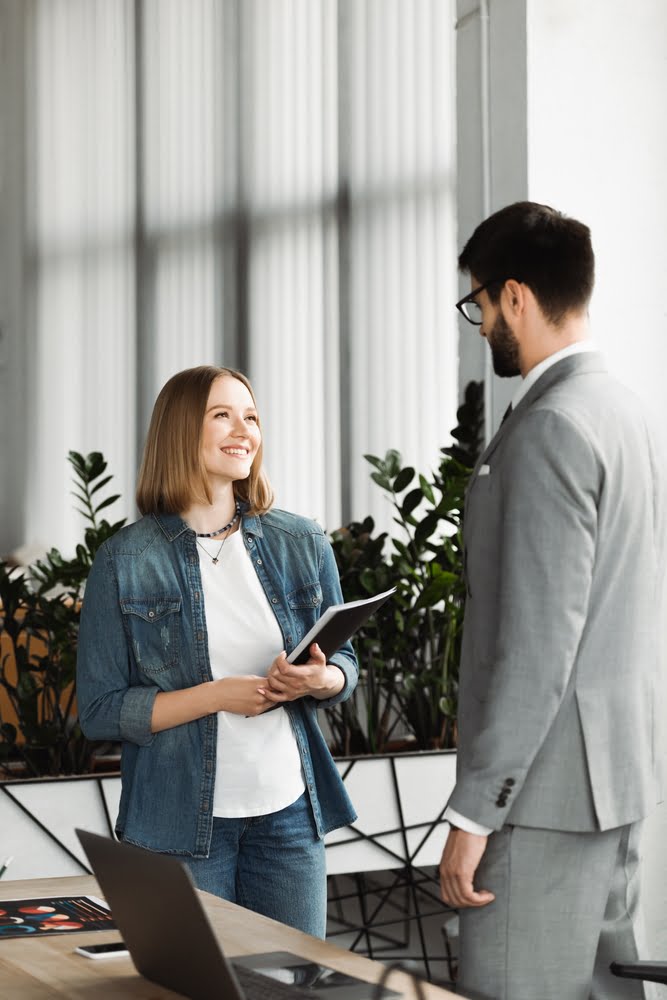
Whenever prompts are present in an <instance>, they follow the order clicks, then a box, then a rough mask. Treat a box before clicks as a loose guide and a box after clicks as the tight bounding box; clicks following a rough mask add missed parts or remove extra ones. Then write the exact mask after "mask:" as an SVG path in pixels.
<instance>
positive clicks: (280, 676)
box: [260, 642, 345, 704]
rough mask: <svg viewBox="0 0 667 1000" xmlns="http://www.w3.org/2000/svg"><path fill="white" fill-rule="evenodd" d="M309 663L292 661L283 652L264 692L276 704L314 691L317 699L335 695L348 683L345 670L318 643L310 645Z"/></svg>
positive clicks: (311, 693) (276, 659)
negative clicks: (328, 658) (330, 661)
mask: <svg viewBox="0 0 667 1000" xmlns="http://www.w3.org/2000/svg"><path fill="white" fill-rule="evenodd" d="M309 653H310V659H309V660H308V662H307V663H300V664H295V663H288V662H287V656H286V654H285V652H284V651H283V652H282V653H281V654H280V656H277V657H276V658H275V660H274V661H273V663H272V664H271V666H270V668H269V672H268V674H267V676H266V681H265V683H264V684H263V685H262V687H261V689H260V690H261V693H262V694H263V695H265V697H266V698H269V699H270V700H271V701H272V702H275V703H276V704H281V703H282V702H285V701H295V700H296V699H297V698H303V696H304V695H307V694H310V695H312V696H313V698H320V699H323V698H332V697H333V696H334V695H335V694H338V692H339V691H340V690H341V689H342V687H343V685H344V684H345V676H344V674H343V671H342V670H340V669H339V668H338V667H336V666H334V665H333V664H332V663H327V659H326V656H325V655H324V653H323V652H322V650H321V649H320V647H319V646H318V645H317V643H316V642H314V643H313V645H312V646H311V647H310V650H309Z"/></svg>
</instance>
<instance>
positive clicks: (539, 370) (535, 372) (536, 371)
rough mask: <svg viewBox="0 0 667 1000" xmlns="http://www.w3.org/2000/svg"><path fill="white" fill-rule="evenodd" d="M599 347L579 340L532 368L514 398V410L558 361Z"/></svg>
mask: <svg viewBox="0 0 667 1000" xmlns="http://www.w3.org/2000/svg"><path fill="white" fill-rule="evenodd" d="M596 350H597V347H596V346H595V344H594V343H593V341H592V340H578V341H577V342H576V344H570V345H569V346H568V347H563V348H562V350H560V351H556V353H555V354H550V355H549V357H548V358H545V359H544V361H540V363H539V365H535V367H534V368H531V369H530V371H529V372H528V374H527V375H526V377H525V378H524V379H522V380H521V383H520V385H519V387H518V388H517V390H516V392H515V393H514V395H513V396H512V409H513V410H515V409H516V408H517V406H518V405H519V403H520V402H521V400H522V399H523V397H524V396H525V395H526V393H527V392H528V390H529V389H530V387H531V386H533V385H535V383H536V382H537V380H538V378H539V377H540V376H541V375H544V373H545V371H547V370H548V369H549V368H551V366H552V365H555V364H556V362H557V361H562V360H563V358H569V357H570V355H571V354H585V353H587V352H588V351H596Z"/></svg>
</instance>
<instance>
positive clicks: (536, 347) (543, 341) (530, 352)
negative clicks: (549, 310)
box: [520, 315, 591, 378]
mask: <svg viewBox="0 0 667 1000" xmlns="http://www.w3.org/2000/svg"><path fill="white" fill-rule="evenodd" d="M590 336H591V332H590V324H589V321H588V316H587V315H580V316H571V317H569V318H567V319H566V320H565V321H564V322H563V323H562V324H561V325H559V326H553V325H552V324H549V323H545V324H544V326H543V327H542V329H541V330H539V331H537V332H536V333H535V334H534V335H533V336H531V337H529V338H526V339H525V340H524V341H523V344H522V347H523V350H522V351H521V352H520V367H521V375H522V377H523V378H525V377H526V375H528V373H529V372H530V371H532V369H533V368H535V367H536V366H537V365H539V364H541V363H542V362H543V361H546V359H547V358H550V357H551V356H552V355H553V354H558V352H559V351H562V350H563V349H564V348H566V347H571V346H572V345H573V344H579V343H585V342H587V341H589V340H590Z"/></svg>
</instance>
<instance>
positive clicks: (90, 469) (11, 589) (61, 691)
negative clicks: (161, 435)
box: [0, 451, 125, 777]
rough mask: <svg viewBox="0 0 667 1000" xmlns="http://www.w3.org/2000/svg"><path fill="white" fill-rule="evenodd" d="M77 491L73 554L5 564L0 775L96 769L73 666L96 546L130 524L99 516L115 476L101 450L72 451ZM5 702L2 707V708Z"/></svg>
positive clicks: (0, 569)
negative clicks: (80, 521)
mask: <svg viewBox="0 0 667 1000" xmlns="http://www.w3.org/2000/svg"><path fill="white" fill-rule="evenodd" d="M68 460H69V462H70V464H71V466H72V468H73V470H74V483H75V489H74V494H73V495H74V496H75V497H76V499H77V500H78V501H79V503H80V504H81V506H80V507H79V510H80V513H81V514H82V515H83V517H84V520H85V521H86V522H87V526H86V528H85V531H84V537H83V541H82V542H81V543H79V544H78V545H77V547H76V552H75V555H74V556H73V558H71V559H65V558H64V557H63V556H62V555H61V553H60V552H59V551H58V550H57V549H55V548H54V549H51V551H50V552H49V553H48V554H47V555H46V557H45V558H44V559H42V560H39V561H38V562H36V563H34V564H33V565H32V566H30V567H27V568H21V567H16V566H13V565H11V564H10V562H9V561H7V560H2V561H0V643H1V645H0V688H1V689H2V694H3V699H2V704H0V775H4V776H5V777H12V776H16V774H17V766H18V771H19V772H20V773H22V774H23V775H24V776H27V777H39V776H43V775H64V774H66V775H68V774H82V773H86V772H87V771H90V770H92V768H93V765H94V759H93V755H92V751H93V748H92V746H91V744H90V743H89V742H88V741H87V740H86V738H85V737H84V735H83V733H82V732H81V727H80V726H79V723H78V720H77V717H76V704H75V685H74V681H75V670H76V646H77V637H78V629H79V614H80V608H81V597H82V594H83V588H84V585H85V581H86V578H87V576H88V572H89V570H90V567H91V565H92V562H93V558H94V556H95V553H96V552H97V550H98V548H99V547H100V545H101V544H102V542H104V541H105V539H107V538H109V537H110V536H111V535H113V534H114V532H116V531H117V530H118V529H119V528H120V527H121V526H122V525H123V524H124V523H125V522H124V521H117V522H116V523H114V524H111V523H109V522H108V521H106V520H104V519H103V518H100V513H101V511H103V510H104V509H106V508H107V507H109V506H110V505H111V504H112V503H114V502H115V501H116V500H117V499H118V496H117V495H112V496H106V497H104V498H103V499H101V497H102V494H101V493H100V491H101V490H103V489H104V487H105V486H107V484H108V483H109V481H110V480H111V478H112V477H111V476H110V475H105V472H106V467H107V465H106V462H105V460H104V458H103V457H102V455H101V454H100V453H99V452H92V453H91V454H89V455H87V456H85V457H84V456H83V455H80V454H79V453H78V452H76V451H71V452H70V453H69V456H68ZM3 706H4V707H3Z"/></svg>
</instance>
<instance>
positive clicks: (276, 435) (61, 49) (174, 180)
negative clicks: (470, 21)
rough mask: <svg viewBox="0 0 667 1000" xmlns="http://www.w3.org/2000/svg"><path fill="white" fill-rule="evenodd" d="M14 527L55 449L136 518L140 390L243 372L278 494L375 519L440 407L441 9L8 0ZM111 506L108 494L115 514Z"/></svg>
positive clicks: (428, 438)
mask: <svg viewBox="0 0 667 1000" xmlns="http://www.w3.org/2000/svg"><path fill="white" fill-rule="evenodd" d="M25 10H26V28H27V30H26V37H27V38H28V45H29V61H28V73H27V77H26V94H25V106H26V115H27V132H28V135H29V137H30V142H29V148H28V151H27V160H28V163H29V165H30V172H29V176H28V180H27V196H28V208H29V223H30V225H29V232H30V242H29V247H28V256H27V259H28V261H29V267H28V272H27V288H28V300H29V301H28V305H29V309H28V317H29V330H28V336H29V338H30V339H29V351H30V355H29V356H30V364H31V368H32V373H33V377H32V380H31V384H32V386H33V387H34V401H33V405H32V407H31V421H30V426H29V430H28V434H29V442H28V451H29V456H30V459H29V461H30V470H29V488H28V504H29V517H28V540H29V541H36V540H42V541H44V542H45V543H48V544H58V545H61V546H64V547H65V548H67V546H68V545H70V544H71V543H72V541H73V540H74V539H75V538H76V537H78V535H79V533H80V526H79V523H78V522H77V517H78V515H76V514H74V513H73V512H72V504H71V498H70V497H69V496H68V477H69V470H68V468H67V465H66V461H65V455H66V453H67V451H68V450H69V449H70V448H76V449H78V450H84V451H88V450H93V449H95V450H102V451H103V452H104V453H105V455H106V457H107V458H108V460H109V465H110V469H111V471H112V472H113V473H114V474H115V477H116V484H117V485H118V487H119V488H120V490H121V492H122V493H123V503H122V504H119V505H118V510H117V511H116V512H114V511H113V510H112V511H111V512H110V513H111V516H113V515H114V514H116V516H120V515H121V513H127V514H128V515H129V516H132V515H133V506H132V495H133V486H134V477H135V474H136V467H137V462H138V449H139V445H140V442H141V440H142V438H143V435H144V433H145V429H146V426H147V421H148V416H149V414H150V409H151V407H152V403H153V400H154V398H155V395H156V393H157V391H158V390H159V388H160V386H161V385H162V384H163V382H164V381H165V380H166V379H167V378H168V377H169V376H170V375H171V374H173V373H174V372H175V371H177V370H179V369H181V368H184V367H188V366H190V365H194V364H201V363H216V364H228V365H232V366H239V367H243V368H244V369H245V370H246V371H247V372H248V374H249V375H250V377H251V379H252V381H253V383H254V386H255V389H256V391H257V395H258V400H259V405H260V410H261V413H262V418H263V423H264V431H265V442H266V456H267V466H268V470H269V474H270V476H271V478H272V480H273V482H274V485H275V488H276V493H277V500H278V503H279V505H281V506H284V507H286V508H288V509H293V510H298V511H300V512H303V513H305V514H308V515H310V516H314V517H317V518H318V519H319V520H320V521H321V522H322V523H323V524H324V526H325V527H326V528H327V529H329V530H332V529H333V528H335V527H337V526H338V525H339V524H340V523H342V521H343V520H344V519H347V518H350V517H354V518H361V517H363V516H365V514H367V513H369V512H372V513H374V515H375V516H376V519H377V520H378V521H379V522H380V524H381V525H383V526H387V525H388V523H389V517H390V515H389V512H388V508H387V505H386V503H384V502H383V500H382V497H381V496H380V494H379V491H378V489H377V487H375V486H373V485H372V484H371V483H370V481H369V478H368V472H369V469H368V466H367V465H366V463H365V462H364V461H363V458H362V455H363V453H364V452H368V451H371V452H375V453H383V452H384V451H385V450H386V449H387V448H389V447H395V448H398V449H399V450H401V451H402V452H403V455H404V458H405V460H406V462H408V461H409V462H410V463H412V464H416V465H417V466H419V467H420V468H423V469H428V468H429V467H430V466H433V465H435V464H436V463H437V460H438V450H439V448H440V447H441V446H442V445H443V444H445V443H447V432H448V431H449V429H450V428H451V426H452V423H453V419H454V414H455V409H456V384H457V379H456V374H457V372H456V369H457V352H456V340H457V332H456V320H455V316H454V311H453V303H454V299H455V290H456V260H455V257H456V252H455V251H456V248H455V231H456V226H455V178H454V172H453V163H454V150H455V136H454V122H455V103H454V102H455V92H454V0H143V2H140V0H135V2H132V0H30V3H29V4H26V7H25ZM121 507H122V508H123V510H121V509H120V508H121Z"/></svg>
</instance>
